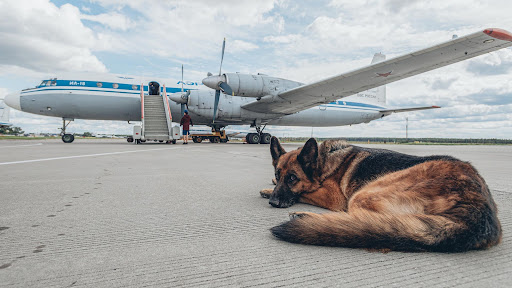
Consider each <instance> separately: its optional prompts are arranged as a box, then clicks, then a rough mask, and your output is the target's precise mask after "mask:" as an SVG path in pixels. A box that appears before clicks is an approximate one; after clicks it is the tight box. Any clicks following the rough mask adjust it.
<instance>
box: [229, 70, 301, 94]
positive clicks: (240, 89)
mask: <svg viewBox="0 0 512 288" xmlns="http://www.w3.org/2000/svg"><path fill="white" fill-rule="evenodd" d="M222 76H224V77H225V79H226V83H227V84H228V85H229V86H230V87H231V89H232V90H233V94H234V95H236V96H241V97H255V98H259V97H263V96H266V95H277V94H279V93H281V92H283V91H286V90H290V89H292V88H295V87H298V86H301V85H302V83H299V82H295V81H290V80H286V79H281V78H276V77H270V76H267V75H262V74H258V75H252V74H241V73H226V74H224V75H222Z"/></svg>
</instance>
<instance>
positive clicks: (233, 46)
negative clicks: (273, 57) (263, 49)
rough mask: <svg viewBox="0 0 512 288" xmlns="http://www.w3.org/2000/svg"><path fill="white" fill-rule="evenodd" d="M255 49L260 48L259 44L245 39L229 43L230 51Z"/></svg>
mask: <svg viewBox="0 0 512 288" xmlns="http://www.w3.org/2000/svg"><path fill="white" fill-rule="evenodd" d="M255 49H258V45H255V44H253V43H249V42H245V41H243V40H235V41H233V43H230V44H229V52H230V53H239V52H248V51H252V50H255Z"/></svg>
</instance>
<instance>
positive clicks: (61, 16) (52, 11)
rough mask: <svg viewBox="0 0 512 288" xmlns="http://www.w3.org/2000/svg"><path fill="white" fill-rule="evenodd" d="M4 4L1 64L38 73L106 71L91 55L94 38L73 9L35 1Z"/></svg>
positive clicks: (0, 31) (12, 0)
mask: <svg viewBox="0 0 512 288" xmlns="http://www.w3.org/2000/svg"><path fill="white" fill-rule="evenodd" d="M24 2H28V1H15V0H6V1H3V2H2V4H1V8H0V18H1V19H2V21H1V22H0V38H1V39H2V43H1V45H0V64H1V65H11V66H19V67H22V68H27V69H31V70H34V71H39V72H50V71H55V70H61V71H97V72H105V71H106V70H107V68H106V67H105V65H103V63H102V62H101V61H100V60H99V59H98V58H97V57H96V56H94V55H93V54H92V52H91V51H92V49H91V48H92V47H94V46H95V43H96V42H97V38H96V37H95V35H94V33H93V32H92V31H91V30H90V29H88V28H86V27H85V26H84V25H83V24H82V22H81V21H80V12H79V10H78V8H76V7H75V6H72V5H69V4H65V5H63V6H61V7H60V8H58V7H56V6H55V5H54V4H52V3H50V2H48V1H44V0H36V1H30V4H28V3H25V4H23V3H24Z"/></svg>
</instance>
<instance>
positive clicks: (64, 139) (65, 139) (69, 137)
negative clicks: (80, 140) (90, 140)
mask: <svg viewBox="0 0 512 288" xmlns="http://www.w3.org/2000/svg"><path fill="white" fill-rule="evenodd" d="M73 141H75V136H74V135H73V134H64V135H62V142H64V143H71V142H73Z"/></svg>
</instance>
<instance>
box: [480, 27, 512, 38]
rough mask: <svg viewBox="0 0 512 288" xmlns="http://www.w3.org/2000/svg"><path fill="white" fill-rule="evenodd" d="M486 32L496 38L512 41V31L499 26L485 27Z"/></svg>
mask: <svg viewBox="0 0 512 288" xmlns="http://www.w3.org/2000/svg"><path fill="white" fill-rule="evenodd" d="M484 33H485V34H487V35H489V36H491V37H494V38H496V39H500V40H504V41H512V33H510V32H508V31H507V30H503V29H499V28H489V29H485V30H484Z"/></svg>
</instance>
